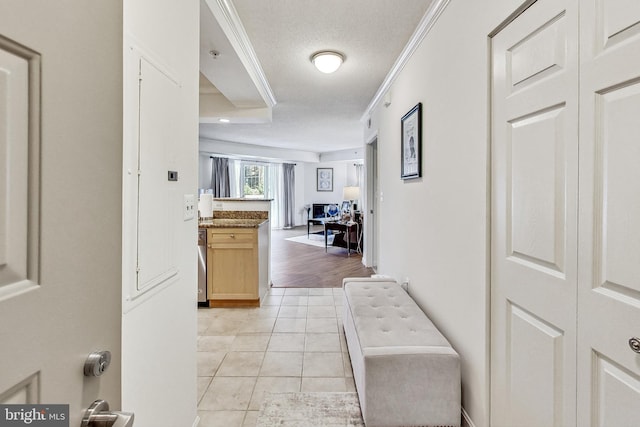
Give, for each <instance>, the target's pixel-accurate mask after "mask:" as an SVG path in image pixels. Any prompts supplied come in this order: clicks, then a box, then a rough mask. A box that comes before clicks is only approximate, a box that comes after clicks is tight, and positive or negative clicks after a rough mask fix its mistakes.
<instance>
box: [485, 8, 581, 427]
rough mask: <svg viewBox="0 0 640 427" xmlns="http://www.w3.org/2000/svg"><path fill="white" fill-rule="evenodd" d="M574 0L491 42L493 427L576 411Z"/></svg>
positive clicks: (571, 418) (511, 26)
mask: <svg viewBox="0 0 640 427" xmlns="http://www.w3.org/2000/svg"><path fill="white" fill-rule="evenodd" d="M577 21H578V13H577V2H576V1H575V0H539V1H537V2H535V3H534V4H533V5H531V6H530V7H529V8H528V9H526V10H525V11H524V12H522V13H521V14H520V15H518V16H516V17H514V18H513V20H512V21H510V22H509V23H508V24H506V26H505V27H504V28H502V29H501V30H500V31H499V32H498V33H497V34H496V35H495V36H494V37H493V39H492V112H491V113H492V147H491V149H492V253H491V258H492V278H491V283H492V289H491V293H492V296H491V406H492V407H491V425H492V426H495V427H498V426H510V427H511V426H532V427H533V426H535V427H540V426H545V427H548V426H561V425H562V426H571V425H575V418H576V389H575V384H576V379H575V375H576V370H575V360H576V292H577V291H576V286H577V249H576V242H577V226H578V225H577V192H578V190H577V184H578V182H577V181H578V180H577V178H578V124H577V120H578V106H577V99H578V96H577V78H578V76H577V32H578V30H577Z"/></svg>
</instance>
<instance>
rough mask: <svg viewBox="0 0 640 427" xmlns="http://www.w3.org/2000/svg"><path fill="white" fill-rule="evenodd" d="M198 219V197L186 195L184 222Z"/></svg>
mask: <svg viewBox="0 0 640 427" xmlns="http://www.w3.org/2000/svg"><path fill="white" fill-rule="evenodd" d="M195 217H196V196H195V195H193V194H185V195H184V220H185V221H189V220H192V219H194V218H195Z"/></svg>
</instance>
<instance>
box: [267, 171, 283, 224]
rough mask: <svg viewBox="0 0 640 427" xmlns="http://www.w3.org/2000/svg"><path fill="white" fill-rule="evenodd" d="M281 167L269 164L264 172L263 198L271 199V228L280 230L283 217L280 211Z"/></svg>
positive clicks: (281, 190)
mask: <svg viewBox="0 0 640 427" xmlns="http://www.w3.org/2000/svg"><path fill="white" fill-rule="evenodd" d="M282 181H283V180H282V165H279V164H275V163H271V164H269V165H267V166H266V170H265V180H264V185H265V189H264V191H265V197H266V198H267V199H271V228H282V227H283V225H284V215H283V210H282V192H283V188H282V184H283V182H282Z"/></svg>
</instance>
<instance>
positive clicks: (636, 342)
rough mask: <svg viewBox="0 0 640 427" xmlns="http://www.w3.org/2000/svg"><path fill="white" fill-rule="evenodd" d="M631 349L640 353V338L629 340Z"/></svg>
mask: <svg viewBox="0 0 640 427" xmlns="http://www.w3.org/2000/svg"><path fill="white" fill-rule="evenodd" d="M629 347H631V350H633V351H635V352H636V353H640V338H637V337H633V338H630V339H629Z"/></svg>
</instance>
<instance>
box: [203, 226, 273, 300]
mask: <svg viewBox="0 0 640 427" xmlns="http://www.w3.org/2000/svg"><path fill="white" fill-rule="evenodd" d="M267 230H268V221H267V222H266V223H263V224H262V225H261V226H260V227H257V228H210V229H208V231H207V275H208V280H207V283H208V298H209V306H210V307H233V306H259V305H260V298H261V297H262V296H264V293H265V290H268V285H267V284H266V282H267V280H268V279H267V271H266V269H265V268H264V267H265V265H266V264H265V260H266V259H267V257H268V254H267V253H265V248H268V245H265V241H264V240H266V239H268V235H267V234H265V232H266V231H267ZM265 236H267V237H266V239H265ZM267 244H268V242H267Z"/></svg>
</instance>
